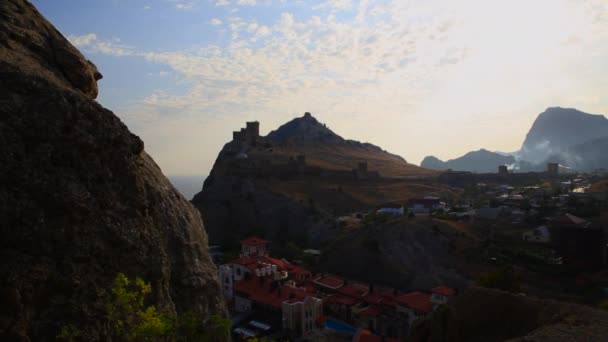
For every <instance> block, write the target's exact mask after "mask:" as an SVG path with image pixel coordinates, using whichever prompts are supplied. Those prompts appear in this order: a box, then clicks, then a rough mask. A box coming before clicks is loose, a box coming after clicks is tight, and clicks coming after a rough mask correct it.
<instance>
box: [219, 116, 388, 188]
mask: <svg viewBox="0 0 608 342" xmlns="http://www.w3.org/2000/svg"><path fill="white" fill-rule="evenodd" d="M309 115H310V114H309ZM287 150H288V149H287V148H286V147H285V146H280V145H277V144H276V143H273V142H272V141H271V140H270V139H268V138H267V137H263V136H260V123H259V122H258V121H250V122H246V124H245V127H244V128H241V129H240V130H239V131H233V132H232V141H231V142H230V143H228V144H227V145H226V148H225V150H224V151H223V153H222V154H223V155H221V159H222V167H221V169H222V172H223V173H225V174H227V175H235V176H256V177H283V178H285V177H296V176H314V177H322V178H329V179H331V178H339V179H352V180H372V179H379V178H380V174H379V172H378V171H370V170H368V163H367V161H366V160H361V161H359V162H358V163H356V164H355V165H353V169H351V170H335V169H326V168H322V167H320V166H317V165H309V164H308V163H307V159H306V154H304V153H295V154H294V153H289V152H288V151H287Z"/></svg>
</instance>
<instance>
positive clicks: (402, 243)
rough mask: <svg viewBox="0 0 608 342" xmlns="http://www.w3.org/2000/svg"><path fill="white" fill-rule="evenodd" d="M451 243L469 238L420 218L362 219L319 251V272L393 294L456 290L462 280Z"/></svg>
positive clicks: (463, 278) (450, 228) (463, 281)
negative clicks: (392, 290) (321, 257)
mask: <svg viewBox="0 0 608 342" xmlns="http://www.w3.org/2000/svg"><path fill="white" fill-rule="evenodd" d="M457 240H458V241H459V242H462V241H461V240H469V238H468V237H464V236H462V234H461V233H460V232H459V231H457V230H455V229H453V228H452V227H450V226H449V225H447V224H445V223H443V222H439V221H431V220H430V219H429V218H428V217H425V216H420V217H415V218H407V217H401V218H383V217H375V218H368V219H366V220H364V221H363V222H361V224H360V227H359V228H358V229H351V230H350V231H349V232H348V234H346V233H343V234H341V235H340V237H339V238H338V239H336V240H335V241H333V242H331V243H330V244H328V245H326V246H325V247H324V249H323V253H324V260H323V262H322V263H321V264H320V265H319V268H320V269H321V270H322V271H324V272H329V273H337V274H341V275H343V276H346V277H350V278H352V279H357V280H359V281H363V282H375V283H377V284H383V285H388V286H391V287H394V288H399V289H425V288H432V287H434V286H439V285H449V286H452V287H455V288H461V287H464V286H466V285H467V284H468V280H467V279H466V278H465V277H464V276H463V275H462V274H460V273H459V272H458V271H456V267H457V265H458V261H457V260H458V256H457V254H456V251H455V245H456V241H457Z"/></svg>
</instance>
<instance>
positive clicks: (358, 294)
mask: <svg viewBox="0 0 608 342" xmlns="http://www.w3.org/2000/svg"><path fill="white" fill-rule="evenodd" d="M337 291H338V292H340V293H341V294H343V295H346V296H350V297H355V298H362V297H363V296H365V295H366V294H367V293H368V292H369V290H368V289H367V288H363V287H361V286H357V285H344V286H342V287H340V288H339V289H338V290H337Z"/></svg>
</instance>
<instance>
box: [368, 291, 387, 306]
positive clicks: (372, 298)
mask: <svg viewBox="0 0 608 342" xmlns="http://www.w3.org/2000/svg"><path fill="white" fill-rule="evenodd" d="M382 299H383V298H382V295H381V294H380V293H379V292H372V293H368V294H367V295H365V296H363V301H365V302H366V303H369V304H378V303H380V302H381V301H382Z"/></svg>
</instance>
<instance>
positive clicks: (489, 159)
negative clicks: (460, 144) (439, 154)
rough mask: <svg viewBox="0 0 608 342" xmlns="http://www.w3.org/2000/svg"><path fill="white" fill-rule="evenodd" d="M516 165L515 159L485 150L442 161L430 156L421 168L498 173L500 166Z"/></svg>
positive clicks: (421, 164)
mask: <svg viewBox="0 0 608 342" xmlns="http://www.w3.org/2000/svg"><path fill="white" fill-rule="evenodd" d="M513 163H515V158H514V157H513V156H510V155H504V154H500V153H496V152H490V151H488V150H485V149H481V150H479V151H473V152H469V153H467V154H465V155H463V156H462V157H458V158H455V159H450V160H448V161H445V162H444V161H442V160H440V159H438V158H436V157H433V156H428V157H426V158H424V160H423V161H422V163H420V166H421V167H423V168H429V169H436V170H446V169H452V170H454V171H471V172H479V173H482V172H496V171H497V168H498V166H499V165H510V164H513Z"/></svg>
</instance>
